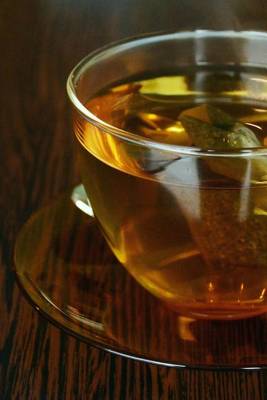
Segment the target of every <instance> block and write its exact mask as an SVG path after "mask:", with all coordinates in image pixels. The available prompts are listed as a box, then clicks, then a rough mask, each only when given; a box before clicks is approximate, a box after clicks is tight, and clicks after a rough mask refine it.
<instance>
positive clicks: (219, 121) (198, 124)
mask: <svg viewBox="0 0 267 400" xmlns="http://www.w3.org/2000/svg"><path fill="white" fill-rule="evenodd" d="M180 121H181V123H182V125H183V126H184V128H185V129H186V131H187V133H188V135H189V136H190V138H191V140H192V142H193V144H194V145H195V146H197V147H200V148H201V149H210V150H221V151H226V152H227V151H228V152H229V153H228V154H229V155H227V156H225V157H223V156H221V157H217V158H216V157H213V158H210V159H208V158H207V160H206V161H207V163H208V164H209V166H210V168H211V169H212V170H213V171H214V172H216V173H219V174H221V175H223V176H226V177H228V178H231V179H235V180H237V181H239V182H242V181H243V180H244V179H245V178H246V175H247V170H248V166H249V167H250V177H249V179H250V182H255V183H257V182H265V181H266V183H267V159H266V158H264V157H263V156H253V159H252V158H249V157H248V156H246V157H242V154H241V155H240V157H236V156H235V157H231V150H235V149H238V150H243V149H252V148H255V147H261V143H260V141H259V139H258V138H257V136H256V135H255V133H254V132H253V131H252V130H251V129H249V128H248V127H247V126H246V125H244V124H242V123H240V122H238V121H235V120H234V119H233V118H232V117H231V116H230V115H228V114H227V113H225V112H223V111H221V110H220V109H219V108H216V107H213V106H211V105H202V106H199V107H195V108H192V109H189V110H186V111H184V112H182V113H181V114H180Z"/></svg>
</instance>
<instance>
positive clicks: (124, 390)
mask: <svg viewBox="0 0 267 400" xmlns="http://www.w3.org/2000/svg"><path fill="white" fill-rule="evenodd" d="M221 3H222V4H221ZM204 5H205V7H204ZM200 27H202V28H213V29H215V28H242V29H258V30H264V29H267V4H265V2H264V1H260V0H254V1H249V0H239V1H237V0H236V1H226V0H225V1H224V2H219V1H218V0H213V1H208V0H203V1H192V0H180V1H177V0H168V1H167V0H166V1H160V0H146V1H144V0H128V1H126V0H109V1H108V0H95V1H93V0H20V1H15V2H12V1H10V0H1V3H0V54H1V59H0V72H1V73H0V87H1V99H2V103H1V108H0V115H1V118H0V124H1V142H0V143H1V147H0V149H1V167H2V168H1V170H0V171H1V180H0V182H1V185H2V188H1V203H0V204H1V207H0V213H1V243H2V247H1V268H0V316H1V317H0V398H1V399H2V400H7V399H18V400H23V399H25V400H28V399H36V400H38V399H49V400H50V399H51V400H52V399H55V400H56V399H115V400H116V399H120V400H124V399H127V400H128V399H129V400H130V399H144V400H149V399H153V400H156V399H210V400H214V399H233V400H234V399H235V400H251V399H253V400H256V399H265V398H267V378H266V376H267V375H266V374H265V373H264V372H261V371H256V372H255V371H254V372H251V371H243V372H227V371H222V372H218V371H217V372H216V371H197V370H186V369H184V370H176V369H171V368H163V367H157V366H151V365H148V364H143V363H140V362H134V361H130V360H127V359H124V358H120V357H118V356H114V355H110V354H107V353H105V352H103V351H99V350H97V349H94V348H92V347H90V346H88V345H86V344H84V343H81V342H80V341H78V340H76V339H74V338H72V337H70V336H68V335H67V334H65V333H64V332H62V331H61V330H59V329H57V328H55V327H54V326H53V325H51V324H50V323H48V322H46V320H44V319H43V318H42V317H40V316H39V315H38V314H37V312H36V311H34V310H33V309H32V307H31V306H30V305H29V304H28V302H27V301H26V300H24V297H23V295H22V293H21V292H20V290H19V289H18V287H17V285H16V283H15V277H14V272H13V271H12V267H13V250H14V242H15V238H16V235H17V233H18V231H19V229H20V227H21V226H22V225H23V223H24V222H25V221H26V220H27V218H28V217H29V216H30V215H31V214H32V213H33V212H34V211H35V210H37V209H39V208H40V207H42V206H44V205H45V204H48V203H49V202H50V201H51V200H52V199H53V198H55V197H56V196H58V195H59V194H60V193H62V192H64V191H65V190H66V189H68V188H70V187H71V186H72V185H73V184H75V183H77V182H78V181H79V177H78V173H77V170H76V168H75V167H74V166H73V168H71V167H70V166H71V165H72V164H73V165H74V163H73V160H74V157H73V148H72V139H71V131H72V129H71V113H70V106H69V104H68V100H67V97H66V93H65V81H66V77H67V75H68V72H69V71H70V69H71V68H72V67H73V66H74V65H75V64H76V63H77V61H78V60H79V59H80V58H81V57H83V56H84V55H86V54H87V53H88V52H90V51H91V50H93V49H96V48H98V47H99V46H102V45H104V44H105V43H108V42H110V41H112V40H115V39H119V38H122V37H125V36H129V35H133V34H137V33H141V32H147V31H155V30H163V29H192V28H200Z"/></svg>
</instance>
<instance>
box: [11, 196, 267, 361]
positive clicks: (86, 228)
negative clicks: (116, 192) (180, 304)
mask: <svg viewBox="0 0 267 400" xmlns="http://www.w3.org/2000/svg"><path fill="white" fill-rule="evenodd" d="M81 195H82V193H81ZM71 196H72V199H73V200H71ZM73 196H74V194H73V193H67V194H66V195H64V196H62V197H61V198H59V199H58V200H56V201H55V202H54V203H52V204H51V205H49V206H48V207H46V208H44V209H42V210H40V211H38V212H37V213H36V214H34V215H33V216H32V217H31V218H30V219H29V221H28V222H27V223H26V224H25V226H24V227H23V228H22V230H21V232H20V234H19V236H18V239H17V243H16V249H15V270H16V275H17V279H18V282H19V285H20V287H21V288H22V289H23V292H24V293H25V294H26V296H27V298H28V299H29V300H30V302H31V304H32V305H33V306H34V307H35V309H36V310H38V311H39V312H41V314H43V315H44V316H45V317H46V318H48V319H49V320H50V321H51V322H53V323H54V324H56V325H57V326H58V327H60V328H62V329H64V330H65V331H67V332H68V333H70V334H72V335H74V336H76V337H78V338H79V339H81V340H83V341H85V342H87V343H89V344H91V345H94V346H96V347H99V348H101V349H104V350H106V351H109V352H112V353H115V354H119V355H121V356H126V357H129V358H132V359H136V360H141V361H146V362H150V363H154V364H159V365H166V366H173V367H181V368H182V367H183V368H184V367H188V368H209V369H261V368H266V367H267V339H266V338H267V315H266V314H264V315H261V316H259V317H255V318H250V319H245V320H239V321H225V322H224V321H205V320H193V319H190V318H186V317H183V316H180V315H178V314H177V313H175V312H173V311H171V310H169V309H168V308H167V307H166V306H165V305H164V304H163V303H161V302H160V301H159V300H157V299H156V298H154V297H153V296H151V295H150V294H149V293H148V292H146V290H145V289H143V288H142V287H141V286H139V285H138V284H137V283H136V282H135V281H134V280H133V278H132V277H131V276H130V275H129V274H128V273H127V271H126V270H125V269H124V267H123V266H122V265H120V264H119V262H118V261H117V260H116V258H115V257H114V255H113V254H112V253H111V251H110V250H109V248H108V246H107V245H106V243H105V241H104V239H103V238H102V236H101V233H100V232H99V230H98V228H97V226H96V225H95V222H94V219H93V218H91V217H89V216H88V215H86V214H85V213H82V212H81V211H80V210H78V209H77V207H76V206H75V205H74V204H73V201H74V202H75V203H76V204H77V200H78V202H79V200H80V199H79V196H78V197H73ZM76 196H77V193H76ZM77 205H78V206H79V204H77ZM80 205H81V204H80ZM81 208H82V207H81ZM84 211H86V212H88V209H87V210H84ZM89 212H90V210H89Z"/></svg>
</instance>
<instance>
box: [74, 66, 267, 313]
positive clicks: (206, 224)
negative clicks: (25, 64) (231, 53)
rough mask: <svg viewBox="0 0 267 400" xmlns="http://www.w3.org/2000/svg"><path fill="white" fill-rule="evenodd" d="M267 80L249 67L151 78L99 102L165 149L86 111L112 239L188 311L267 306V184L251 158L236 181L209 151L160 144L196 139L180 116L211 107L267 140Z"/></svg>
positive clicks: (88, 146)
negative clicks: (253, 175)
mask: <svg viewBox="0 0 267 400" xmlns="http://www.w3.org/2000/svg"><path fill="white" fill-rule="evenodd" d="M264 79H265V77H264V75H263V74H262V73H259V72H257V71H248V70H244V71H242V70H239V71H238V70H222V69H215V70H192V71H187V73H186V74H184V73H179V74H171V75H170V74H159V75H158V76H149V75H147V74H146V75H144V76H143V77H139V78H135V79H132V80H131V81H128V82H126V83H123V84H117V85H114V86H112V87H109V88H107V89H106V90H104V91H102V92H101V93H99V94H98V95H96V96H95V97H94V98H91V99H89V100H88V103H87V104H86V107H87V108H88V109H89V110H90V111H91V112H92V113H93V114H94V115H96V116H97V117H98V118H99V119H101V120H103V121H105V122H107V123H108V124H110V125H113V126H115V127H117V128H121V129H123V130H125V131H128V132H131V133H133V134H134V135H138V136H139V138H142V137H143V138H146V139H149V140H152V141H153V142H157V143H159V149H155V148H152V147H151V148H150V147H144V146H143V147H142V146H139V145H137V144H135V143H134V142H131V141H125V140H122V139H121V138H120V137H119V136H116V135H113V134H112V133H107V132H104V131H101V129H99V128H97V127H96V126H94V125H92V124H91V123H90V122H86V121H85V120H84V119H82V117H80V116H79V115H78V114H77V115H76V117H75V123H74V126H75V134H76V137H77V139H78V142H79V145H78V148H79V160H80V167H81V174H82V181H83V183H84V185H85V189H86V191H87V194H88V197H89V199H90V202H91V204H92V207H93V210H94V213H95V217H96V219H97V221H98V223H99V226H100V228H101V230H102V232H103V234H104V236H105V238H106V240H107V242H108V244H109V246H110V247H111V248H112V250H113V252H114V253H115V255H116V256H117V258H118V259H119V261H120V262H121V263H122V264H123V265H124V266H125V267H126V268H127V270H128V271H129V272H130V273H131V274H132V275H133V276H134V277H135V278H136V279H137V280H138V281H139V282H140V283H141V284H142V285H143V286H144V287H145V288H147V289H148V290H149V291H150V292H152V293H153V294H154V295H156V296H157V297H159V298H161V299H162V300H164V301H165V302H166V303H168V304H169V305H170V306H171V307H172V308H174V309H176V310H178V311H179V312H181V313H184V314H186V315H192V316H197V317H200V318H215V319H224V318H228V319H231V318H243V317H247V316H253V315H256V314H259V313H261V312H264V311H267V300H266V293H265V292H266V287H267V184H266V185H265V184H264V181H263V182H257V181H252V180H251V179H250V175H249V171H250V161H248V162H247V166H246V168H245V169H244V176H242V179H241V180H239V181H237V180H235V179H232V178H231V177H229V176H225V175H224V174H220V173H218V172H216V170H215V171H214V170H213V168H212V166H211V164H210V161H209V160H208V159H207V158H205V157H196V156H189V155H184V156H183V155H180V156H179V154H177V153H175V152H166V151H161V150H160V143H165V144H166V143H167V144H172V145H173V144H175V145H179V146H185V147H187V146H194V144H193V143H192V141H190V137H189V136H188V134H187V132H186V131H185V129H184V127H183V125H182V124H181V122H180V120H179V116H180V114H181V112H182V111H183V110H185V109H190V108H192V107H194V106H196V105H201V104H204V103H205V104H206V103H210V104H214V105H216V106H218V107H220V109H222V110H224V111H226V112H227V113H229V114H231V116H232V117H234V118H236V119H237V120H238V121H241V122H242V123H243V124H245V125H246V126H248V127H249V128H250V129H251V130H253V132H254V133H255V134H256V135H257V137H258V139H259V140H260V143H261V146H262V147H264V146H265V145H266V144H267V103H266V108H265V101H266V100H265V98H264V93H263V92H262V80H264ZM266 82H267V80H266ZM265 85H266V88H267V83H265ZM266 93H267V91H266ZM266 96H267V94H266ZM266 175H267V171H266Z"/></svg>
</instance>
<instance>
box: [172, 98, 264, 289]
mask: <svg viewBox="0 0 267 400" xmlns="http://www.w3.org/2000/svg"><path fill="white" fill-rule="evenodd" d="M180 121H181V123H182V124H183V126H184V128H185V129H186V131H187V133H188V135H189V136H190V138H191V140H192V142H193V144H194V145H195V146H197V147H200V148H202V149H210V150H217V151H221V152H224V153H226V155H225V156H224V155H222V156H217V157H210V156H202V157H201V158H200V159H199V163H200V164H201V163H202V164H203V163H204V164H206V165H207V166H208V168H209V169H210V171H211V173H212V174H213V176H215V177H216V176H217V178H218V182H220V181H221V184H218V185H217V186H218V187H216V184H212V185H210V187H209V185H207V186H206V187H205V184H204V185H203V182H201V183H200V187H199V188H198V189H197V188H196V189H195V192H194V190H191V191H190V190H187V189H181V190H180V191H179V193H178V196H177V197H178V200H179V202H182V203H186V204H187V206H186V207H183V208H184V210H185V215H186V217H187V219H188V223H189V225H190V229H191V232H192V236H193V237H194V239H195V241H196V244H197V246H198V249H199V251H200V253H201V254H202V256H203V258H204V259H205V260H206V262H207V265H209V266H211V267H212V268H213V271H216V269H217V268H219V269H220V268H225V271H227V272H230V271H234V273H235V275H236V280H237V281H238V282H240V281H242V274H245V273H246V272H245V271H247V272H248V273H254V274H255V273H256V272H255V271H256V269H257V268H260V270H261V271H263V269H262V268H263V267H264V268H266V265H267V208H266V211H265V204H266V205H267V200H266V198H267V159H266V158H265V157H264V156H263V155H259V156H253V157H242V155H241V156H240V157H236V156H234V157H233V153H234V151H235V150H236V149H238V150H243V149H251V148H256V147H261V143H260V141H259V139H258V138H257V136H256V135H255V134H254V132H253V131H252V130H250V129H249V128H248V127H247V126H245V125H244V124H242V123H240V122H238V121H235V120H234V119H233V118H232V117H231V116H230V115H228V114H226V113H224V112H223V111H221V110H220V109H218V108H215V107H213V106H210V105H202V106H199V107H195V108H192V109H190V110H186V111H183V112H182V113H181V115H180ZM224 178H225V183H224ZM215 182H216V179H215ZM265 185H266V186H265ZM190 195H193V196H199V210H198V218H196V217H194V218H192V215H191V211H192V210H190V198H189V197H190ZM188 204H189V206H188ZM252 267H253V268H254V271H253V269H251V268H252ZM239 274H241V276H240V277H239V278H237V277H238V275H239ZM256 274H257V273H256ZM218 276H219V275H218ZM246 278H248V277H246V276H244V279H246ZM229 279H230V277H229ZM231 279H232V280H233V275H231ZM251 279H252V278H251ZM233 290H234V289H233ZM255 296H257V294H255Z"/></svg>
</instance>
